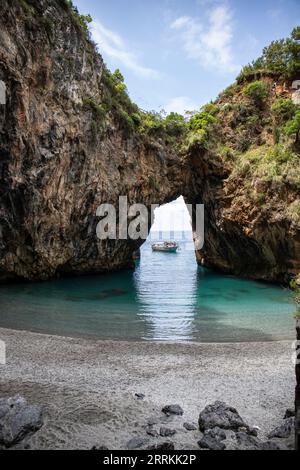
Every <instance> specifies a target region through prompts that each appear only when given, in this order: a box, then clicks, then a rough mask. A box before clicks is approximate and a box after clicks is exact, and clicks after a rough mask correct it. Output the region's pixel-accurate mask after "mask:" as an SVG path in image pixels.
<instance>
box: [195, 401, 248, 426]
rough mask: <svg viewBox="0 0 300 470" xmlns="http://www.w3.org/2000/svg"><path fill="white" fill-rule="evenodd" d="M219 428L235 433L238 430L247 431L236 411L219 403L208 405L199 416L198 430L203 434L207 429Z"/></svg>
mask: <svg viewBox="0 0 300 470" xmlns="http://www.w3.org/2000/svg"><path fill="white" fill-rule="evenodd" d="M213 428H221V429H231V430H233V431H237V430H238V429H240V428H245V429H247V430H248V429H249V426H248V425H247V424H246V423H245V421H244V420H243V418H241V416H240V415H239V414H238V412H237V410H236V409H235V408H233V407H231V406H228V405H226V403H223V402H221V401H216V402H215V403H214V404H213V405H208V406H207V407H206V408H204V410H203V411H201V413H200V416H199V429H200V431H202V432H204V431H205V430H207V429H213Z"/></svg>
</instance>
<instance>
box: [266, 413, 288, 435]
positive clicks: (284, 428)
mask: <svg viewBox="0 0 300 470" xmlns="http://www.w3.org/2000/svg"><path fill="white" fill-rule="evenodd" d="M294 430H295V418H293V417H292V418H287V419H285V421H284V423H283V424H282V425H281V426H278V427H277V428H275V429H274V430H273V431H272V432H271V433H270V434H269V436H268V437H269V439H273V438H274V437H278V438H280V439H285V438H288V437H290V435H291V434H292V432H294Z"/></svg>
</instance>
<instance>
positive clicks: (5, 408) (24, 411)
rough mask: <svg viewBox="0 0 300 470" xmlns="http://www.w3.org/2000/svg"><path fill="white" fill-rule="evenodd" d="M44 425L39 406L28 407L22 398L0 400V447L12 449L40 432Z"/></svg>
mask: <svg viewBox="0 0 300 470" xmlns="http://www.w3.org/2000/svg"><path fill="white" fill-rule="evenodd" d="M42 425H43V417H42V410H41V408H40V407H39V406H36V405H28V404H27V401H26V399H25V398H23V397H20V396H16V397H13V398H1V399H0V446H4V447H6V448H8V447H12V446H13V445H15V444H17V443H19V442H20V441H22V440H23V439H24V438H25V437H28V436H30V435H31V434H33V433H34V432H36V431H38V430H39V429H40V428H41V427H42Z"/></svg>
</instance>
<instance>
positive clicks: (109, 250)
mask: <svg viewBox="0 0 300 470" xmlns="http://www.w3.org/2000/svg"><path fill="white" fill-rule="evenodd" d="M26 5H27V7H26ZM104 70H105V68H104V65H103V60H102V57H101V56H100V55H99V54H98V53H97V52H96V50H95V47H94V45H93V44H92V43H91V42H90V41H89V40H87V38H86V37H85V36H84V35H83V34H82V31H80V28H78V27H77V26H76V24H75V23H74V21H73V20H72V15H71V14H70V11H69V10H68V8H67V7H66V3H65V2H60V1H58V0H30V1H28V2H19V1H16V2H10V1H8V0H2V1H1V5H0V83H1V93H2V102H4V103H2V104H0V156H1V161H0V280H2V281H8V280H10V279H13V280H15V279H18V278H21V279H30V280H43V279H49V278H51V277H54V276H59V275H70V274H72V275H74V274H75V275H76V274H86V273H99V272H102V273H104V272H107V271H114V270H118V269H122V268H128V267H132V266H133V256H134V253H136V251H137V249H138V248H139V246H140V245H141V244H142V241H141V240H138V241H133V240H116V241H115V240H113V241H112V240H109V241H99V240H98V239H97V237H96V226H97V223H98V222H99V217H97V216H96V211H97V208H98V206H99V205H100V204H102V203H110V204H113V205H114V206H115V207H117V206H118V200H119V196H127V197H128V203H129V204H133V203H142V204H144V205H146V206H147V207H148V208H149V207H150V205H151V204H164V203H167V202H170V201H172V200H174V199H176V198H177V197H178V196H180V195H183V196H184V197H185V200H186V202H187V203H199V204H201V203H203V204H205V245H204V247H203V249H202V250H199V251H197V259H198V262H199V263H200V264H203V265H205V266H209V267H214V268H218V269H221V270H222V271H224V272H228V273H234V274H237V275H240V276H246V277H251V278H255V279H265V280H273V281H287V280H288V279H289V276H295V275H297V274H299V272H300V260H299V251H300V229H299V221H298V219H297V218H295V217H296V215H295V214H296V212H297V207H298V206H297V204H298V203H299V200H300V198H299V188H298V187H297V185H296V183H295V181H296V179H297V171H298V170H297V168H296V167H295V168H294V169H293V171H294V173H295V174H294V175H292V176H293V178H290V177H289V176H290V175H285V174H283V175H281V177H280V181H279V180H277V179H276V181H271V180H267V179H264V180H262V179H261V178H259V177H256V176H255V175H250V176H249V175H248V174H247V168H246V166H245V172H244V173H243V174H241V173H238V174H236V172H235V169H236V168H237V166H236V165H234V164H233V160H232V157H230V158H229V157H228V158H223V157H222V155H221V154H220V153H218V151H217V149H218V148H219V147H218V145H217V144H216V145H215V147H213V146H212V147H213V148H209V149H208V150H203V148H202V149H201V148H199V146H190V147H189V149H188V150H185V149H184V146H182V145H181V143H180V142H176V143H175V145H174V143H170V142H169V141H168V140H167V139H165V140H164V139H162V138H161V137H160V136H155V135H154V136H153V137H152V138H149V136H148V137H146V136H145V135H144V134H143V133H142V132H140V131H138V130H137V129H129V130H128V128H127V127H128V126H127V127H126V119H125V121H124V116H123V117H122V114H120V113H119V114H118V113H117V111H116V107H114V104H113V103H114V99H115V96H113V95H111V96H109V100H108V101H107V96H108V94H109V93H108V86H107V83H106V81H105V76H104ZM265 81H266V83H267V84H268V86H269V89H270V90H271V89H272V81H271V79H270V78H268V77H266V78H265ZM268 81H269V82H268ZM278 86H279V85H278ZM270 93H271V92H270ZM4 94H5V96H3V95H4ZM241 96H242V91H239V90H237V91H236V93H235V94H233V95H232V96H229V97H228V96H227V97H222V98H221V99H220V100H219V101H218V109H219V114H220V122H221V123H222V126H219V127H220V129H219V130H217V131H216V132H215V134H214V135H215V139H218V141H219V144H220V145H221V147H222V148H223V149H224V148H225V150H226V148H227V147H228V145H231V144H232V146H233V150H232V149H231V150H230V149H229V150H230V151H229V153H230V152H232V151H233V152H235V153H236V154H237V158H238V156H239V153H238V152H243V151H244V150H243V147H242V148H241V149H240V147H239V146H240V144H241V142H239V141H238V139H239V138H240V139H244V137H243V135H241V136H239V134H238V132H237V130H236V129H237V127H238V125H239V121H238V120H239V119H242V120H244V121H245V122H246V119H247V117H248V114H249V113H250V115H252V114H251V112H252V111H251V107H250V108H249V106H248V108H247V106H246V110H245V109H244V108H245V106H244V104H243V103H241V102H240V101H241ZM105 97H106V105H107V102H109V103H111V105H110V108H109V109H107V108H106V111H105V113H104V114H105V116H104V117H103V116H102V118H103V119H104V120H105V126H102V125H101V126H100V127H99V122H98V121H97V119H96V118H95V113H96V114H97V113H98V114H101V113H103V109H102V107H101V106H102V103H103V100H104V98H105ZM272 99H273V98H272V96H271V95H270V99H269V101H268V103H267V104H266V109H265V110H264V112H263V115H262V119H259V120H258V123H259V126H258V125H257V124H256V125H252V127H251V129H250V131H251V132H252V134H253V135H252V134H251V136H250V138H251V139H252V140H251V142H250V143H252V144H253V148H257V147H259V146H261V147H260V148H262V150H263V148H264V147H263V145H264V142H269V145H272V144H271V143H270V142H271V139H272V132H271V131H270V129H269V128H268V127H267V125H265V126H264V125H261V123H262V122H269V121H270V119H271V118H272V116H271V114H270V109H271V104H272ZM237 109H238V110H239V111H238V114H237V113H236V111H234V112H235V113H236V114H234V113H233V110H237ZM245 113H246V114H245ZM247 113H248V114H247ZM244 121H243V122H244ZM250 131H249V132H250ZM247 138H248V136H247ZM242 143H243V142H242ZM244 143H245V142H244ZM246 143H247V142H246ZM239 149H240V150H239ZM227 150H228V149H227ZM250 177H251V178H250ZM249 178H250V179H249ZM297 188H298V189H297ZM248 193H249V194H250V195H251V194H252V193H255V195H257V197H261V198H264V204H261V203H259V202H257V201H256V200H255V199H251V198H249V197H248ZM292 207H293V208H294V209H293V214H294V215H293V217H292V216H289V213H290V211H289V210H287V208H288V209H289V208H292ZM194 228H195V227H194Z"/></svg>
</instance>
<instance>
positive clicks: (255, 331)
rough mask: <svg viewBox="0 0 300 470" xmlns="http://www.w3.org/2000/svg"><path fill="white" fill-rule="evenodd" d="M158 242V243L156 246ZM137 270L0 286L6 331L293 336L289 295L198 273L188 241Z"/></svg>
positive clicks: (147, 256)
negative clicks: (178, 249)
mask: <svg viewBox="0 0 300 470" xmlns="http://www.w3.org/2000/svg"><path fill="white" fill-rule="evenodd" d="M152 241H153V240H152ZM180 244H181V251H180V252H179V253H178V254H167V253H152V251H151V243H150V241H148V242H147V243H146V244H145V245H144V246H143V247H142V249H141V260H140V261H139V262H137V266H136V270H135V272H133V271H125V272H121V273H117V274H110V275H106V276H93V277H83V278H69V279H61V280H55V281H51V282H46V283H37V284H26V283H24V284H15V285H8V286H1V287H0V327H7V328H14V329H25V330H30V331H37V332H43V333H49V334H58V335H62V336H85V337H94V338H99V339H118V340H156V341H197V342H231V341H233V342H240V341H266V340H267V341H268V340H270V341H271V340H276V339H289V338H293V337H294V318H293V312H294V310H295V307H294V305H293V301H292V298H291V295H290V293H289V291H287V290H285V289H283V288H281V287H278V286H273V285H269V284H264V283H259V282H253V281H247V280H241V279H237V278H234V277H231V276H224V275H221V274H216V273H215V272H213V271H209V270H206V269H203V268H199V267H197V264H196V261H195V255H194V252H193V250H192V247H191V245H190V242H188V241H187V242H180Z"/></svg>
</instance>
